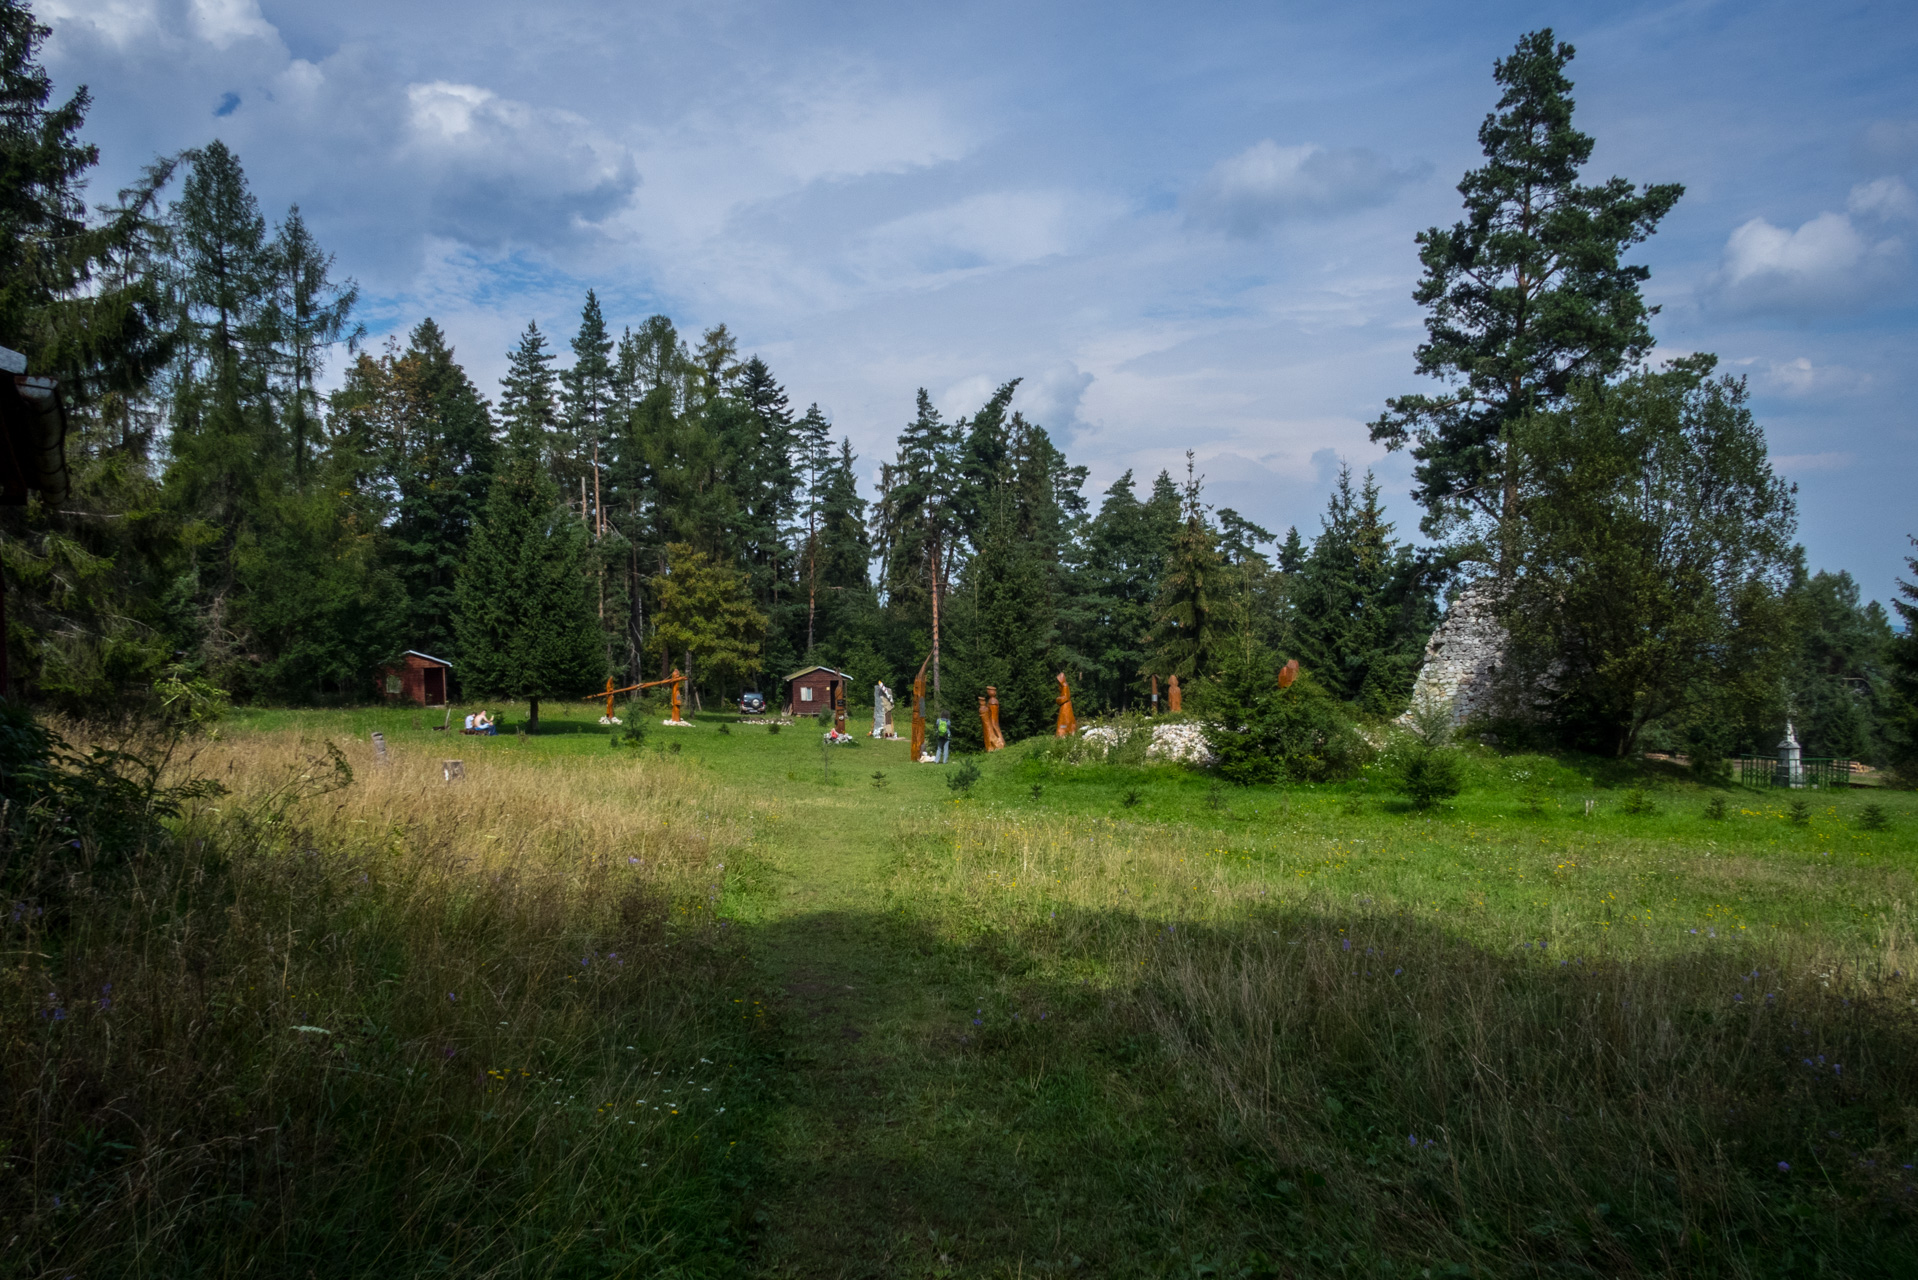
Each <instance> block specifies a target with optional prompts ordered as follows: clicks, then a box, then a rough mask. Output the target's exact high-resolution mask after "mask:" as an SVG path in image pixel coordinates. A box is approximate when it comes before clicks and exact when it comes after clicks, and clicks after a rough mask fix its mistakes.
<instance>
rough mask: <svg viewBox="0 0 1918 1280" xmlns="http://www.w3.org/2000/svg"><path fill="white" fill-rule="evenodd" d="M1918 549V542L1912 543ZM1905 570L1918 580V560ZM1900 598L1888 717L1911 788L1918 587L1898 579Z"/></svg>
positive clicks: (1916, 730) (1916, 771)
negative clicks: (1898, 626) (1902, 624)
mask: <svg viewBox="0 0 1918 1280" xmlns="http://www.w3.org/2000/svg"><path fill="white" fill-rule="evenodd" d="M1909 541H1910V543H1911V545H1912V546H1914V547H1918V538H1911V539H1909ZM1905 567H1906V568H1907V569H1909V570H1910V571H1911V575H1912V577H1913V578H1914V579H1918V556H1906V557H1905ZM1897 582H1898V596H1897V597H1894V598H1893V599H1892V602H1891V607H1892V608H1893V609H1894V610H1895V611H1896V612H1897V614H1898V618H1899V620H1900V621H1901V622H1903V623H1904V624H1905V625H1904V628H1903V629H1902V630H1901V631H1899V633H1898V634H1897V635H1895V636H1893V637H1892V639H1891V643H1890V645H1889V646H1887V648H1886V651H1885V666H1886V675H1887V676H1888V677H1889V685H1890V689H1889V697H1888V698H1887V699H1886V702H1887V707H1886V713H1885V721H1886V726H1885V727H1886V738H1887V746H1888V749H1889V751H1890V754H1891V758H1892V762H1893V763H1894V764H1896V765H1897V766H1898V769H1899V775H1900V779H1899V780H1900V781H1901V782H1903V783H1904V784H1905V785H1906V786H1910V785H1911V784H1912V783H1913V782H1914V781H1918V583H1913V582H1906V581H1905V580H1904V579H1903V578H1899V579H1898V580H1897Z"/></svg>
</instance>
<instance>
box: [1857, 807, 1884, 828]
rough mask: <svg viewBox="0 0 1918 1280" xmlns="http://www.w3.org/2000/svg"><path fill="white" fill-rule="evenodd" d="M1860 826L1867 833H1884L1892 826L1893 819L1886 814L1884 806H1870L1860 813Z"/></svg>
mask: <svg viewBox="0 0 1918 1280" xmlns="http://www.w3.org/2000/svg"><path fill="white" fill-rule="evenodd" d="M1858 825H1859V826H1860V827H1863V828H1864V829H1865V830H1866V831H1883V830H1884V829H1885V828H1886V827H1889V826H1890V825H1891V818H1890V817H1889V816H1887V815H1886V813H1885V806H1884V805H1882V804H1868V805H1866V806H1865V807H1864V808H1863V809H1862V810H1860V811H1859V813H1858Z"/></svg>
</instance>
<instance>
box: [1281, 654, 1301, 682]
mask: <svg viewBox="0 0 1918 1280" xmlns="http://www.w3.org/2000/svg"><path fill="white" fill-rule="evenodd" d="M1298 678H1299V660H1298V659H1297V658H1294V659H1292V660H1291V661H1290V662H1288V663H1286V664H1285V665H1284V666H1283V667H1280V668H1279V688H1281V689H1290V688H1291V687H1292V682H1293V681H1294V680H1297V679H1298Z"/></svg>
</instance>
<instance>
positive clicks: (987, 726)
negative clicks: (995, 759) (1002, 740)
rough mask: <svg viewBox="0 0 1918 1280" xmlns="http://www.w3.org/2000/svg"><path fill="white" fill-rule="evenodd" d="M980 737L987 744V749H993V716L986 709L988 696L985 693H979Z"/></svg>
mask: <svg viewBox="0 0 1918 1280" xmlns="http://www.w3.org/2000/svg"><path fill="white" fill-rule="evenodd" d="M979 739H980V741H982V742H984V743H985V744H986V750H988V751H991V750H992V749H993V746H992V716H991V715H989V714H988V713H987V711H986V698H985V695H984V694H981V695H979Z"/></svg>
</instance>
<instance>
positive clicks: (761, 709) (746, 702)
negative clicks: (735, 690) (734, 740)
mask: <svg viewBox="0 0 1918 1280" xmlns="http://www.w3.org/2000/svg"><path fill="white" fill-rule="evenodd" d="M739 710H740V712H741V713H742V714H744V715H749V716H756V715H763V714H764V713H765V710H766V695H765V694H763V693H757V692H755V691H753V690H751V689H748V690H747V691H746V692H745V693H742V694H740V695H739Z"/></svg>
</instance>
